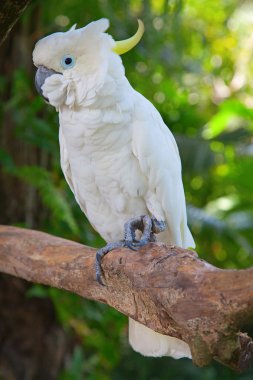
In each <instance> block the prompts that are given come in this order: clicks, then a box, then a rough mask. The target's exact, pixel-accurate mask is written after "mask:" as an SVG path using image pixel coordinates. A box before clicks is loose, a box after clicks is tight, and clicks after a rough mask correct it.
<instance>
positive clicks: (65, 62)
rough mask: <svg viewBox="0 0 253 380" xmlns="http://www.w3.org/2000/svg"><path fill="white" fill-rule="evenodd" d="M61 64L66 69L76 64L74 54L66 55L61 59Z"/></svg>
mask: <svg viewBox="0 0 253 380" xmlns="http://www.w3.org/2000/svg"><path fill="white" fill-rule="evenodd" d="M61 65H62V67H63V68H64V69H71V67H73V66H75V58H74V57H73V55H69V54H68V55H64V56H63V57H62V59H61Z"/></svg>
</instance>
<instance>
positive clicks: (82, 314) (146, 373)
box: [0, 0, 253, 380]
mask: <svg viewBox="0 0 253 380" xmlns="http://www.w3.org/2000/svg"><path fill="white" fill-rule="evenodd" d="M36 7H37V8H36ZM34 9H37V10H39V11H40V30H39V33H37V34H38V36H37V37H38V38H40V37H41V36H42V35H44V34H48V33H52V32H54V31H59V30H66V29H67V28H69V27H70V26H71V25H72V24H74V23H76V22H77V23H78V26H81V25H84V24H86V23H88V22H89V21H91V20H94V19H98V18H99V17H108V18H109V19H110V21H111V27H110V30H109V33H111V34H112V35H113V36H114V37H115V39H121V38H126V37H127V36H129V35H131V34H132V33H133V31H135V29H136V19H137V18H138V17H140V18H142V19H143V21H144V23H145V26H146V33H145V34H144V37H143V40H142V42H141V43H140V44H139V45H138V46H137V47H136V48H135V49H134V50H133V51H132V52H130V53H128V54H126V55H124V56H123V57H122V59H123V62H124V65H125V67H126V73H127V77H128V78H129V80H130V82H131V83H132V85H133V87H134V88H136V90H138V91H140V92H141V93H142V94H143V95H144V96H145V97H147V98H148V99H149V100H151V101H152V102H153V103H154V104H155V106H156V107H157V108H158V110H159V112H160V113H161V115H162V117H163V119H164V120H165V122H166V123H167V124H168V125H169V127H170V128H171V130H172V131H173V133H174V134H175V136H176V139H177V142H178V145H179V150H180V154H181V158H182V164H183V179H184V185H185V192H186V198H187V203H188V205H189V210H188V211H189V222H190V225H191V229H192V231H193V234H194V237H195V239H196V243H197V251H198V252H199V254H200V255H201V256H202V257H204V258H205V259H206V260H208V261H209V262H212V263H213V264H215V265H217V266H220V267H226V268H245V267H248V266H251V265H252V252H253V250H252V246H253V234H252V228H253V203H252V192H253V177H252V168H253V154H252V152H253V148H252V129H253V110H252V107H253V97H252V89H251V86H250V83H252V74H253V66H252V59H251V54H252V48H253V44H252V37H251V36H252V29H253V27H252V22H251V19H252V15H253V7H252V4H251V3H250V2H238V1H236V0H219V1H218V0H214V1H208V0H203V1H198V0H185V1H182V0H169V1H167V0H156V1H154V0H152V1H151V0H150V1H144V0H143V1H141V0H131V1H126V0H124V1H122V2H118V1H116V0H112V1H111V0H110V1H109V0H103V1H97V2H94V1H92V0H87V1H86V2H85V3H82V2H80V1H77V0H73V1H71V2H69V1H68V0H63V1H61V3H60V4H59V2H58V1H56V0H52V1H49V0H46V1H41V0H37V1H34V2H32V4H31V6H30V7H29V8H28V10H27V12H26V13H25V15H24V17H23V19H22V23H23V25H24V26H26V27H27V28H28V26H29V25H30V24H31V20H32V15H33V12H34ZM32 80H33V78H32V74H31V72H29V71H28V70H27V69H26V66H25V65H22V64H21V63H20V64H19V63H18V62H17V63H16V68H15V70H14V72H13V77H12V80H11V93H10V96H9V97H8V100H7V102H5V103H4V104H0V118H1V119H2V120H3V119H4V117H5V116H6V115H8V114H11V115H12V119H13V121H14V123H15V139H16V140H17V141H22V142H25V144H26V146H27V150H29V149H35V150H36V152H39V155H40V164H38V165H37V166H35V165H29V164H26V165H20V164H19V163H18V162H14V160H13V158H12V155H11V153H9V152H7V151H6V150H5V149H1V150H0V162H1V165H2V167H3V169H4V171H5V173H8V175H9V176H11V177H15V178H17V179H19V181H22V182H24V183H26V184H29V186H31V187H32V188H33V189H35V190H36V192H37V194H38V197H39V199H40V202H41V210H37V212H38V213H41V212H42V211H43V210H46V213H45V216H44V217H43V218H41V220H40V225H39V228H40V229H43V230H45V231H48V232H50V233H52V234H57V235H61V236H64V237H67V238H72V239H74V240H78V241H81V242H83V243H85V244H88V245H93V246H96V247H98V246H101V245H102V244H103V242H102V240H101V238H99V237H98V236H97V234H96V233H95V232H94V231H93V230H92V228H91V227H90V225H89V224H88V222H87V220H86V219H85V217H84V216H83V214H82V212H81V211H80V209H79V207H78V206H77V205H76V202H75V200H74V198H73V196H72V194H71V192H70V190H69V189H68V186H67V185H66V182H65V180H64V178H63V176H62V173H61V170H60V165H59V147H58V121H57V115H56V113H55V111H54V110H53V109H52V108H51V107H49V106H48V105H46V104H45V103H44V102H43V100H42V99H41V98H40V97H39V96H37V95H36V94H35V91H34V88H33V83H32ZM6 89H7V81H6V78H5V77H3V76H2V77H1V76H0V93H1V94H2V93H4V92H5V91H6ZM13 223H19V224H24V221H23V220H14V221H13ZM29 295H30V296H32V295H33V296H37V297H38V296H39V297H43V296H49V297H50V298H51V299H52V300H53V302H54V304H55V307H56V310H57V315H58V319H59V321H60V322H61V324H62V325H63V326H64V328H65V329H66V331H67V332H68V334H69V335H70V336H72V335H74V336H76V337H78V339H77V341H76V342H75V344H74V349H73V355H72V357H71V358H70V359H69V361H68V362H67V363H65V369H64V370H63V372H62V374H61V376H60V377H59V380H67V379H68V380H69V379H70V380H72V379H73V380H79V379H84V378H85V379H91V380H97V379H99V380H101V379H102V380H103V379H105V380H107V379H115V380H118V379H129V378H131V377H134V378H137V379H140V380H142V379H143V380H144V379H145V380H146V379H149V380H154V379H166V380H167V379H173V380H179V379H185V378H187V379H201V380H202V379H206V380H215V379H219V378H224V379H226V378H227V379H239V378H240V379H244V380H249V379H250V378H251V377H252V371H251V372H249V373H248V374H245V375H237V374H232V372H231V371H230V370H228V369H226V368H222V367H221V366H219V365H214V366H210V367H208V368H205V369H197V368H195V367H194V366H193V365H192V364H191V362H190V361H188V360H182V361H180V362H178V361H174V360H171V359H168V358H162V359H152V358H143V357H141V356H140V355H138V354H136V353H134V352H132V350H131V349H130V348H129V346H128V344H127V327H126V318H125V317H123V316H122V315H120V314H119V313H117V312H116V311H115V310H113V309H110V308H108V307H106V306H104V305H101V304H95V303H93V302H90V301H87V300H82V299H81V298H80V297H77V296H74V295H70V294H67V293H64V292H61V291H59V290H55V289H46V288H42V287H39V286H35V287H33V288H32V290H30V293H29Z"/></svg>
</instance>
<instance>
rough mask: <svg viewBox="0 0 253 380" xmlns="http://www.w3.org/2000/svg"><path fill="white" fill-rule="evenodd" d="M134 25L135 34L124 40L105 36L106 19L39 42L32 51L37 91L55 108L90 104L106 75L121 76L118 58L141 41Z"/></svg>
mask: <svg viewBox="0 0 253 380" xmlns="http://www.w3.org/2000/svg"><path fill="white" fill-rule="evenodd" d="M138 23H139V27H138V31H137V32H136V34H135V35H134V36H133V37H131V38H129V39H127V40H124V41H117V42H116V41H114V40H113V38H112V37H111V36H110V35H108V34H107V33H105V31H106V30H107V28H108V27H109V21H108V20H107V19H101V20H98V21H94V22H91V23H90V24H88V25H87V26H85V27H84V28H80V29H75V26H73V27H72V28H71V29H70V30H69V31H67V32H65V33H54V34H51V35H49V36H47V37H45V38H43V39H41V40H39V41H38V42H37V43H36V45H35V48H34V51H33V62H34V65H35V66H36V67H37V72H36V77H35V85H36V88H37V90H38V92H39V93H40V94H41V95H42V96H43V97H44V98H45V99H46V100H48V102H49V103H50V104H51V105H53V106H55V107H56V108H59V107H61V106H62V105H67V106H69V107H73V106H74V105H80V104H84V103H85V104H91V103H92V99H94V97H95V95H96V94H97V93H98V92H99V90H100V89H101V88H102V87H103V85H104V82H105V79H106V77H107V79H108V75H111V74H112V75H114V76H115V75H119V76H120V75H121V76H122V75H124V68H123V66H122V64H121V59H120V57H119V55H121V54H123V53H125V52H127V51H128V50H130V49H132V48H133V47H134V46H135V45H136V44H137V43H138V42H139V40H140V39H141V37H142V35H143V32H144V26H143V23H142V22H141V21H140V20H138Z"/></svg>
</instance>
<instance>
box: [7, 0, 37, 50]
mask: <svg viewBox="0 0 253 380" xmlns="http://www.w3.org/2000/svg"><path fill="white" fill-rule="evenodd" d="M30 1H31V0H1V7H0V45H1V44H2V42H3V41H4V40H5V38H6V37H7V35H8V34H9V32H10V30H11V29H12V28H13V26H14V25H15V23H16V21H17V20H18V19H19V17H20V16H21V14H22V13H23V11H24V10H25V8H26V7H27V5H28V4H29V3H30Z"/></svg>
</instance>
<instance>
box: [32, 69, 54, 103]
mask: <svg viewBox="0 0 253 380" xmlns="http://www.w3.org/2000/svg"><path fill="white" fill-rule="evenodd" d="M53 74H60V73H57V71H54V70H51V69H48V68H46V67H45V66H38V70H37V71H36V75H35V87H36V90H37V91H38V93H39V94H40V95H41V96H43V98H44V99H45V100H47V101H48V99H47V98H45V96H44V95H43V93H42V89H41V87H42V86H43V84H44V82H45V80H46V79H47V78H48V77H50V76H51V75H53Z"/></svg>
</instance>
